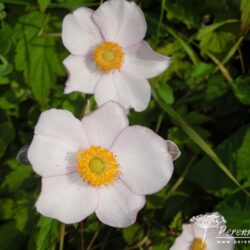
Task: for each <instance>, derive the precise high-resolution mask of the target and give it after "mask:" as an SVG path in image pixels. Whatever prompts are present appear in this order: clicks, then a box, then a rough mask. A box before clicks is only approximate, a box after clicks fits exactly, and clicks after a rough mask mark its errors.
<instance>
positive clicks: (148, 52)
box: [123, 41, 170, 78]
mask: <svg viewBox="0 0 250 250" xmlns="http://www.w3.org/2000/svg"><path fill="white" fill-rule="evenodd" d="M124 53H125V60H124V65H123V68H124V69H126V70H127V71H130V72H134V73H135V74H138V75H140V76H141V77H144V78H151V77H155V76H157V75H159V74H161V73H162V72H163V71H165V70H166V69H167V68H168V66H169V64H170V58H169V57H166V56H162V55H160V54H158V53H156V52H154V51H153V50H152V49H151V47H150V46H149V44H148V43H147V42H145V41H142V42H140V43H137V44H135V45H132V46H130V47H128V48H126V49H124Z"/></svg>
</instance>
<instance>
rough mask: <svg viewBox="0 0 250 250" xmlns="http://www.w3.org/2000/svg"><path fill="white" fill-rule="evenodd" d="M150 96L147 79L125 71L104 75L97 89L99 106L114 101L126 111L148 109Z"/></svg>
mask: <svg viewBox="0 0 250 250" xmlns="http://www.w3.org/2000/svg"><path fill="white" fill-rule="evenodd" d="M150 96H151V88H150V85H149V83H148V81H147V80H146V79H144V78H141V77H139V76H137V75H135V74H133V73H130V72H125V71H123V70H121V71H118V72H112V73H110V74H106V75H104V76H103V77H102V78H101V79H100V80H99V82H98V83H97V85H96V89H95V99H96V102H97V103H98V105H99V106H100V105H102V104H104V103H105V102H107V101H110V100H112V101H115V102H118V103H120V104H121V105H122V106H123V107H124V108H125V109H128V108H131V107H132V108H134V109H135V110H136V111H138V112H139V111H143V110H145V109H146V108H147V106H148V104H149V101H150Z"/></svg>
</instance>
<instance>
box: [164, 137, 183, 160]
mask: <svg viewBox="0 0 250 250" xmlns="http://www.w3.org/2000/svg"><path fill="white" fill-rule="evenodd" d="M166 143H167V150H168V152H169V154H170V155H171V157H172V159H173V161H175V160H177V159H178V158H179V157H180V155H181V151H180V150H179V148H178V146H177V145H176V144H175V143H174V142H173V141H170V140H166Z"/></svg>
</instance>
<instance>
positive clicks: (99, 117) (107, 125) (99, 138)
mask: <svg viewBox="0 0 250 250" xmlns="http://www.w3.org/2000/svg"><path fill="white" fill-rule="evenodd" d="M82 126H83V129H84V131H85V133H86V136H87V138H88V142H89V144H90V145H96V146H102V147H105V148H110V146H111V145H112V144H113V142H114V140H115V138H116V137H117V136H118V134H119V133H120V132H121V131H122V130H123V129H124V128H126V127H127V126H128V118H127V116H126V113H125V110H124V109H123V108H122V107H121V106H120V105H119V104H118V103H114V102H108V103H106V104H105V105H103V106H102V107H100V108H99V109H97V110H95V111H94V112H92V113H90V114H89V115H87V116H85V117H84V118H83V119H82Z"/></svg>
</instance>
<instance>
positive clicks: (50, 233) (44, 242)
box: [36, 217, 60, 250]
mask: <svg viewBox="0 0 250 250" xmlns="http://www.w3.org/2000/svg"><path fill="white" fill-rule="evenodd" d="M59 226H60V223H59V222H57V221H56V220H54V219H50V218H46V217H41V218H40V220H39V221H38V227H39V231H38V233H37V235H36V244H37V248H36V249H37V250H44V249H52V245H53V244H54V243H55V242H56V240H57V238H58V236H59Z"/></svg>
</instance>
